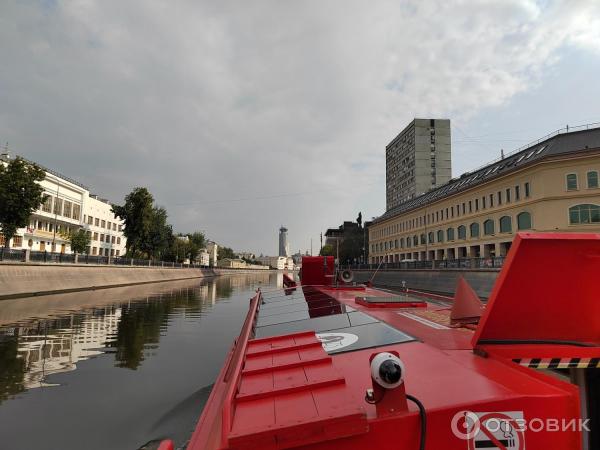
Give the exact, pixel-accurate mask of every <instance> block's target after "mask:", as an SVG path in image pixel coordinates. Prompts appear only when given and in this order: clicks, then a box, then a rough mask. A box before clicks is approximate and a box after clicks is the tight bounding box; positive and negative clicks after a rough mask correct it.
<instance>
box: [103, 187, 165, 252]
mask: <svg viewBox="0 0 600 450" xmlns="http://www.w3.org/2000/svg"><path fill="white" fill-rule="evenodd" d="M153 202H154V198H153V197H152V194H150V192H149V191H148V189H146V188H143V187H137V188H135V189H134V190H133V191H131V192H130V193H129V194H128V195H127V196H126V197H125V204H124V205H123V206H119V205H113V207H112V211H113V213H114V214H115V215H116V216H118V217H120V218H121V219H122V220H123V221H124V222H125V229H124V230H123V234H124V235H125V237H126V238H127V244H126V247H127V254H129V255H131V256H135V255H136V254H139V253H140V252H144V251H147V250H148V248H151V247H152V244H149V243H148V240H149V235H150V229H151V227H152V225H153V222H154V223H156V217H155V216H154V207H153Z"/></svg>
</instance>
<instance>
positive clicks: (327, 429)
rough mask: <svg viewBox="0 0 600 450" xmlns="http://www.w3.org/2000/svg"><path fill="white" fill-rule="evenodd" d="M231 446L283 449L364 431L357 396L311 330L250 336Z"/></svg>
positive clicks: (229, 435) (233, 409)
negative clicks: (259, 336)
mask: <svg viewBox="0 0 600 450" xmlns="http://www.w3.org/2000/svg"><path fill="white" fill-rule="evenodd" d="M238 386H239V388H238V389H237V392H236V394H235V397H234V398H233V399H232V404H231V405H230V408H231V412H232V413H231V414H232V417H231V429H230V430H229V432H227V431H226V430H224V432H225V433H226V439H227V444H228V446H229V447H230V448H236V449H245V448H261V449H283V448H290V447H296V446H300V445H307V444H311V443H315V442H322V441H328V440H332V439H338V438H342V437H347V436H353V435H357V434H362V433H366V432H367V431H368V423H367V418H366V414H365V411H364V408H363V407H362V404H361V402H359V401H357V399H355V398H354V397H353V395H352V394H351V392H350V390H349V389H348V387H347V386H346V381H345V378H344V376H343V375H342V374H341V373H340V372H339V371H338V370H336V368H335V367H334V366H333V364H332V358H331V356H329V355H328V354H327V353H326V352H325V351H324V350H323V347H322V345H321V342H320V341H319V340H318V339H317V337H316V336H315V333H314V332H312V331H311V332H304V333H295V334H289V335H285V336H276V337H269V338H264V339H255V340H251V341H248V348H247V351H246V355H245V361H244V368H243V370H242V372H241V374H240V377H239V384H238Z"/></svg>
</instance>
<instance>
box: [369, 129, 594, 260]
mask: <svg viewBox="0 0 600 450" xmlns="http://www.w3.org/2000/svg"><path fill="white" fill-rule="evenodd" d="M599 172H600V128H591V129H587V128H586V129H583V130H581V131H571V132H557V133H554V134H553V135H550V137H547V138H543V139H542V140H540V141H538V142H536V143H535V144H531V145H529V146H527V147H526V148H524V149H523V150H518V151H516V152H514V153H512V154H510V155H507V156H506V157H504V158H502V159H500V160H497V161H495V162H493V163H491V164H488V165H486V166H485V167H482V168H480V169H477V170H475V171H473V172H468V173H465V174H463V175H462V176H461V177H460V178H457V179H453V180H451V181H450V182H449V183H447V184H445V185H443V186H441V187H439V188H436V189H434V190H431V191H429V192H427V193H426V194H423V195H421V196H419V197H417V198H415V199H412V200H410V201H408V202H405V203H402V204H401V205H399V206H397V207H396V208H393V209H391V210H389V211H387V212H386V213H385V214H383V215H382V216H381V217H379V218H377V219H375V221H374V223H373V224H372V225H371V226H370V227H369V250H370V252H369V262H370V263H378V262H382V261H383V262H399V261H403V260H419V261H423V260H443V259H457V258H481V257H483V258H492V257H495V256H504V255H506V253H507V251H508V249H509V248H510V245H511V242H512V240H513V238H514V236H515V233H516V232H518V231H536V232H540V231H543V232H550V231H561V232H564V231H569V232H600V187H599V180H598V173H599Z"/></svg>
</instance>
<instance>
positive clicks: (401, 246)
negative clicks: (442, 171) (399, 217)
mask: <svg viewBox="0 0 600 450" xmlns="http://www.w3.org/2000/svg"><path fill="white" fill-rule="evenodd" d="M120 243H121V238H117V244H120ZM400 248H404V238H400Z"/></svg>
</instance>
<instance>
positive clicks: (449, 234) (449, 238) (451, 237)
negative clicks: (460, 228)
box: [446, 228, 454, 241]
mask: <svg viewBox="0 0 600 450" xmlns="http://www.w3.org/2000/svg"><path fill="white" fill-rule="evenodd" d="M446 240H447V241H453V240H454V228H448V229H447V230H446Z"/></svg>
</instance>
